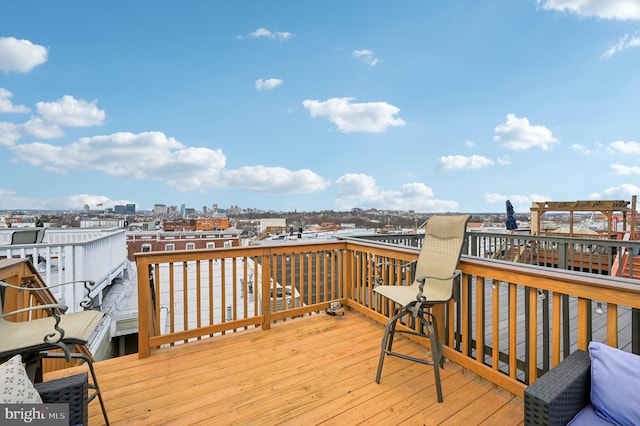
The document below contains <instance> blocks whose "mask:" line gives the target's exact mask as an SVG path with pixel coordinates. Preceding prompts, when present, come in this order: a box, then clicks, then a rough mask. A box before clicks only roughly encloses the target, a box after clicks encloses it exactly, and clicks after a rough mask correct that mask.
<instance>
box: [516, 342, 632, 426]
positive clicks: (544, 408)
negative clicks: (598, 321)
mask: <svg viewBox="0 0 640 426" xmlns="http://www.w3.org/2000/svg"><path fill="white" fill-rule="evenodd" d="M639 390H640V356H638V355H635V354H633V353H629V352H625V351H622V350H620V349H617V348H615V347H611V346H608V345H606V344H604V343H598V342H590V343H589V347H588V352H585V351H581V350H578V351H576V352H574V353H572V354H571V355H570V356H568V357H567V358H565V359H564V360H563V361H562V362H561V363H560V364H558V365H557V366H556V367H555V368H552V369H551V370H550V371H549V372H547V373H546V374H545V375H543V376H542V377H541V378H540V379H538V380H537V381H536V382H534V383H533V384H532V385H531V386H529V387H528V388H527V389H525V392H524V416H525V418H524V422H525V425H565V424H570V425H589V426H598V425H611V424H615V425H640V391H639Z"/></svg>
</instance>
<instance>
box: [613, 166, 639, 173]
mask: <svg viewBox="0 0 640 426" xmlns="http://www.w3.org/2000/svg"><path fill="white" fill-rule="evenodd" d="M611 169H613V174H616V175H621V176H629V175H640V167H638V166H623V165H622V164H612V165H611Z"/></svg>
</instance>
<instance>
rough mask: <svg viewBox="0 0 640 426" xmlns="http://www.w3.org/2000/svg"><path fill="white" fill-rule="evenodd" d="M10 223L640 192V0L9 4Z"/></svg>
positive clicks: (3, 191)
mask: <svg viewBox="0 0 640 426" xmlns="http://www.w3.org/2000/svg"><path fill="white" fill-rule="evenodd" d="M0 168H1V172H0V176H1V178H0V209H53V210H66V209H82V208H83V207H84V205H85V204H87V205H89V206H90V207H91V208H94V206H98V205H102V206H103V207H112V206H113V205H117V204H125V203H135V204H136V206H137V209H138V210H147V209H152V208H153V205H154V204H166V205H169V206H173V205H175V206H180V205H182V204H184V205H185V206H186V207H191V208H195V209H197V210H200V209H202V207H203V206H207V207H208V208H211V207H212V206H213V205H214V204H217V205H218V206H219V207H220V208H223V209H226V208H229V207H231V206H239V207H241V208H255V209H260V210H274V211H320V210H339V211H346V210H351V209H353V208H363V209H369V208H376V209H382V210H405V211H407V210H414V211H416V212H425V213H441V212H468V213H481V212H504V211H505V201H506V200H510V202H511V203H512V204H513V206H514V208H515V210H516V211H517V212H528V211H529V208H530V207H531V203H532V202H534V201H573V200H591V199H602V200H631V198H632V196H633V195H636V194H638V193H640V186H639V185H640V0H520V1H513V0H493V1H489V0H486V1H482V0H481V1H479V0H460V1H455V0H451V1H445V0H433V1H424V0H404V1H402V2H389V1H381V0H367V1H364V0H360V1H356V0H354V1H344V0H327V1H322V2H319V1H315V2H307V1H304V2H303V1H294V0H280V1H278V0H275V1H269V2H267V1H257V0H256V1H249V0H246V1H245V0H235V1H222V0H221V1H205V0H191V1H177V0H163V1H157V0H153V1H149V0H136V1H124V0H114V1H109V2H87V1H77V0H76V1H62V2H51V1H48V0H20V1H17V0H13V1H3V2H1V3H0Z"/></svg>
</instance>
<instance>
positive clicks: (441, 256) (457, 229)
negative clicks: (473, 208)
mask: <svg viewBox="0 0 640 426" xmlns="http://www.w3.org/2000/svg"><path fill="white" fill-rule="evenodd" d="M470 217H471V216H469V215H438V216H432V217H431V218H430V219H429V221H428V222H427V227H426V232H425V236H424V242H423V245H422V249H421V251H420V255H419V256H418V261H417V264H416V275H415V276H416V277H420V276H425V275H426V276H430V277H439V278H446V277H451V276H452V275H453V274H454V273H455V270H456V268H457V267H458V262H459V261H460V255H461V254H462V247H463V245H464V242H465V233H466V231H467V222H468V221H469V218H470ZM425 288H429V293H431V295H432V297H433V296H435V295H436V294H437V295H438V296H436V297H435V299H436V300H449V299H450V298H451V295H452V294H453V278H452V279H448V280H438V279H429V278H428V279H427V282H426V284H425Z"/></svg>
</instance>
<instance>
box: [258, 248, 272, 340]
mask: <svg viewBox="0 0 640 426" xmlns="http://www.w3.org/2000/svg"><path fill="white" fill-rule="evenodd" d="M260 263H261V265H262V283H261V285H262V315H263V316H264V322H263V323H262V329H263V330H269V329H270V328H271V250H265V252H264V253H262V256H261V259H260ZM274 305H275V300H274Z"/></svg>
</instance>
